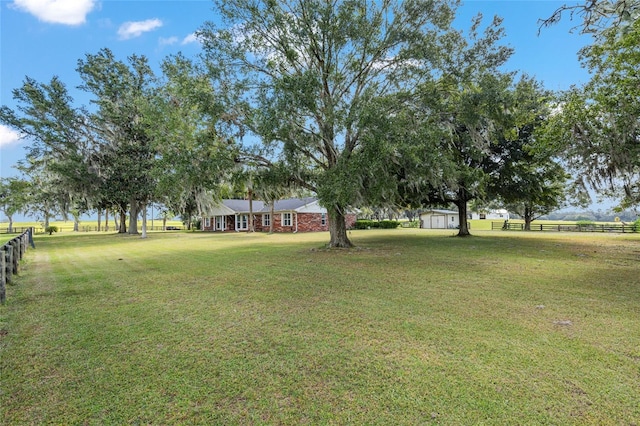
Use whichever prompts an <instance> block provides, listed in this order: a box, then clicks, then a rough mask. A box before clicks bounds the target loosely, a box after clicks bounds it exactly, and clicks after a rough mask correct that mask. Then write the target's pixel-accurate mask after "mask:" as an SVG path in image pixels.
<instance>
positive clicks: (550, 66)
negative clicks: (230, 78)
mask: <svg viewBox="0 0 640 426" xmlns="http://www.w3.org/2000/svg"><path fill="white" fill-rule="evenodd" d="M562 4H564V2H561V1H544V0H540V1H517V0H493V1H484V0H482V1H480V0H479V1H473V0H469V1H466V2H465V3H464V4H463V6H462V7H461V8H460V9H459V17H458V19H457V23H458V25H460V26H461V28H468V23H469V22H470V20H471V18H472V17H473V16H474V15H476V14H477V13H478V12H482V14H483V15H484V17H485V19H486V20H488V21H489V20H491V18H492V17H493V15H496V14H497V15H500V16H502V17H503V18H504V23H503V25H504V27H505V29H506V33H507V36H506V38H505V39H504V40H503V42H504V43H505V44H508V45H510V46H511V47H513V48H514V49H515V54H514V55H513V57H512V58H511V60H510V61H509V63H508V68H509V69H512V70H520V71H523V72H526V73H528V74H530V75H532V76H535V77H536V78H538V79H539V80H541V81H543V83H544V84H545V86H546V87H547V88H549V89H552V90H563V89H567V88H569V87H570V86H571V85H572V84H581V83H585V82H586V81H587V80H588V74H587V73H586V71H585V70H583V69H582V68H581V67H580V64H579V61H578V57H577V52H578V50H579V49H580V48H581V47H582V46H584V45H586V44H588V43H589V42H590V39H589V38H588V37H587V36H581V35H578V34H577V33H575V34H572V33H571V32H570V31H569V30H570V29H571V27H572V26H574V25H575V24H576V22H571V21H569V19H568V17H566V18H565V19H564V20H563V21H562V22H561V23H560V24H558V25H556V26H554V27H552V28H547V29H543V30H542V32H541V34H540V35H538V27H539V24H538V20H539V19H540V18H547V17H549V16H550V15H551V14H552V13H553V11H554V10H555V9H556V8H557V7H559V6H561V5H562ZM0 6H1V7H0V103H1V104H3V105H8V106H10V107H14V106H15V103H14V102H13V99H12V96H11V91H12V89H14V88H17V87H20V86H21V84H22V81H23V80H24V77H25V76H29V77H32V78H35V79H36V80H37V81H40V82H45V83H46V82H49V81H50V80H51V78H52V77H53V76H54V75H57V76H59V77H60V78H61V79H62V81H64V82H65V83H66V85H67V87H68V88H69V89H70V91H71V94H72V95H74V97H75V98H76V99H78V100H81V98H80V94H79V93H78V92H75V89H74V88H75V87H76V86H77V85H78V84H79V83H80V79H79V77H78V75H77V73H76V72H75V68H76V65H77V61H78V59H81V58H83V57H84V55H85V54H86V53H96V52H97V51H98V50H99V49H101V48H103V47H108V48H109V49H111V50H112V51H113V52H114V53H115V54H116V55H117V56H118V57H119V58H121V59H124V58H126V57H127V56H128V55H131V54H134V53H135V54H140V55H145V56H147V57H148V58H149V61H150V63H151V64H152V65H153V66H158V65H159V64H160V62H161V61H162V59H163V58H164V57H166V56H167V55H169V54H172V53H177V52H183V53H184V54H185V55H187V56H193V55H197V54H198V52H199V51H200V45H199V43H198V42H197V41H196V40H195V39H194V37H193V33H194V32H195V31H196V30H197V29H198V28H199V27H200V26H201V25H202V24H203V23H204V22H205V21H209V20H211V21H215V20H216V15H215V13H214V12H213V10H212V8H213V4H212V2H211V1H210V0H137V1H132V0H102V1H98V0H0ZM83 102H85V101H83ZM81 103H82V102H81ZM26 144H28V141H26V140H19V139H18V138H17V134H15V132H13V131H12V130H11V129H8V128H6V127H4V126H0V157H1V158H0V176H1V177H7V176H13V175H16V174H17V172H16V171H15V169H13V167H12V166H13V165H14V164H15V163H16V162H17V161H18V160H20V159H21V158H23V157H24V153H25V150H24V147H25V145H26Z"/></svg>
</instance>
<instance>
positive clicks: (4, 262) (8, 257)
mask: <svg viewBox="0 0 640 426" xmlns="http://www.w3.org/2000/svg"><path fill="white" fill-rule="evenodd" d="M29 244H31V247H35V246H34V245H33V228H27V229H26V230H25V231H23V232H22V234H20V235H19V236H17V237H14V238H12V239H11V240H9V242H7V243H5V244H4V245H3V246H2V247H0V304H3V305H4V303H5V301H6V299H7V284H9V283H11V282H12V281H13V277H14V275H17V274H18V271H19V266H20V261H21V260H22V258H23V256H24V254H25V253H26V251H27V247H28V246H29Z"/></svg>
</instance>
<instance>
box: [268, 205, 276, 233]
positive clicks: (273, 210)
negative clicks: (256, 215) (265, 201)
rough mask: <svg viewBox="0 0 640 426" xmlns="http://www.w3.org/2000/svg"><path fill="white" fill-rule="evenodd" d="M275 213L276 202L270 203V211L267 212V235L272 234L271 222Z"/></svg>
mask: <svg viewBox="0 0 640 426" xmlns="http://www.w3.org/2000/svg"><path fill="white" fill-rule="evenodd" d="M275 212H276V201H275V200H272V201H271V211H270V212H269V219H270V220H269V233H270V234H273V221H274V216H275Z"/></svg>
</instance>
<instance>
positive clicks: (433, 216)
mask: <svg viewBox="0 0 640 426" xmlns="http://www.w3.org/2000/svg"><path fill="white" fill-rule="evenodd" d="M459 227H460V220H459V219H458V212H454V211H453V210H428V211H426V212H423V213H421V214H420V228H423V229H455V228H459Z"/></svg>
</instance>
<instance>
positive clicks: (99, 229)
mask: <svg viewBox="0 0 640 426" xmlns="http://www.w3.org/2000/svg"><path fill="white" fill-rule="evenodd" d="M101 225H102V209H98V232H100V231H101V228H102V226H101Z"/></svg>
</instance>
